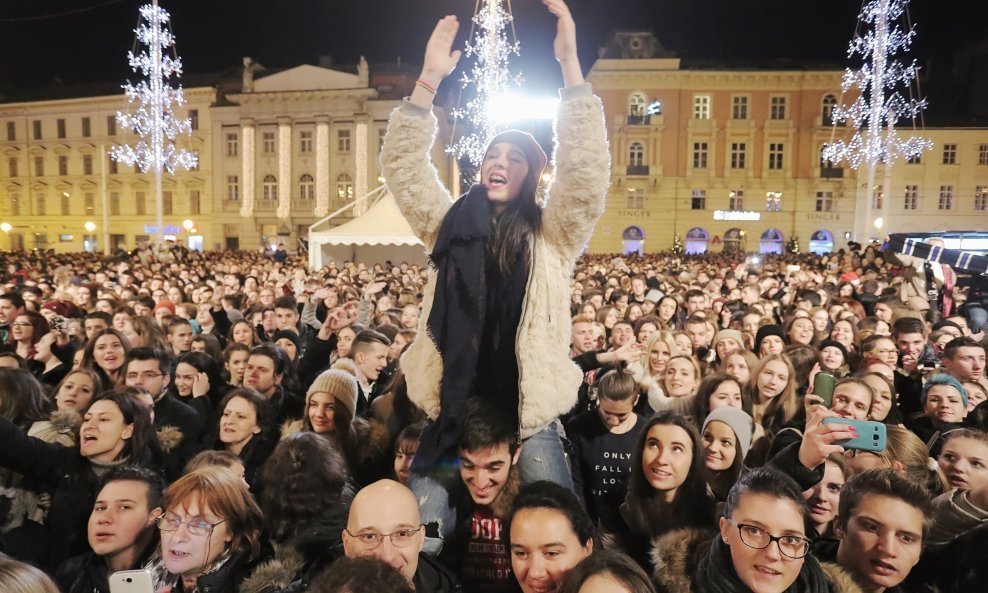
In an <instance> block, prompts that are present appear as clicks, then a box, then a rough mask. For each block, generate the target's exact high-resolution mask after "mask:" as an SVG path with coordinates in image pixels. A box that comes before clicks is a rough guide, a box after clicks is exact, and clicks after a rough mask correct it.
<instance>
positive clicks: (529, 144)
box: [484, 130, 549, 179]
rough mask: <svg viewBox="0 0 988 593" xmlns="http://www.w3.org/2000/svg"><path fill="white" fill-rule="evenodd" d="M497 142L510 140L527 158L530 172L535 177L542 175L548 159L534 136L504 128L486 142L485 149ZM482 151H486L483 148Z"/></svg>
mask: <svg viewBox="0 0 988 593" xmlns="http://www.w3.org/2000/svg"><path fill="white" fill-rule="evenodd" d="M498 142H510V143H511V144H514V145H515V146H517V147H518V148H520V149H521V150H522V152H524V153H525V157H526V158H527V159H528V166H529V168H530V169H531V170H532V173H534V174H535V179H539V178H540V177H542V171H544V170H545V165H546V163H547V162H549V159H548V158H547V157H546V156H545V151H544V150H542V146H540V145H539V142H538V140H536V139H535V136H532V135H531V134H529V133H528V132H522V131H521V130H505V131H503V132H501V133H500V134H498V135H497V136H494V137H493V138H491V141H490V142H489V143H488V144H487V150H490V149H491V146H494V145H495V144H497V143H498ZM484 152H487V151H486V150H485V151H484Z"/></svg>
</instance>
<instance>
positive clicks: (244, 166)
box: [240, 119, 256, 217]
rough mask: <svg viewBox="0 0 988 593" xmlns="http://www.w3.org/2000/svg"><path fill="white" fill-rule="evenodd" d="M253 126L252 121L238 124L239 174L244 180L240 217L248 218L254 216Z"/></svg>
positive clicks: (243, 121)
mask: <svg viewBox="0 0 988 593" xmlns="http://www.w3.org/2000/svg"><path fill="white" fill-rule="evenodd" d="M255 131H256V130H255V124H254V120H252V119H244V120H241V122H240V137H241V138H242V139H243V147H242V148H243V150H242V151H241V152H240V164H241V172H242V174H243V178H244V186H243V187H244V195H243V200H244V201H243V205H242V206H241V207H240V216H244V217H250V216H253V215H254V192H255V188H254V181H255V174H254V157H255V155H254V133H255Z"/></svg>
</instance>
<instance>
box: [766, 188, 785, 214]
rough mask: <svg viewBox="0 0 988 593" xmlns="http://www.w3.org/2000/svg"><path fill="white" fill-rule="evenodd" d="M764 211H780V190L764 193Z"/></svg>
mask: <svg viewBox="0 0 988 593" xmlns="http://www.w3.org/2000/svg"><path fill="white" fill-rule="evenodd" d="M765 211H766V212H782V192H780V191H770V192H766V193H765Z"/></svg>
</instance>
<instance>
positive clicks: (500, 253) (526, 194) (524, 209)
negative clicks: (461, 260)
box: [488, 164, 542, 276]
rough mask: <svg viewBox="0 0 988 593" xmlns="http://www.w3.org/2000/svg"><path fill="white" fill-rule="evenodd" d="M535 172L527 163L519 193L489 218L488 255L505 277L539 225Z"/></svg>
mask: <svg viewBox="0 0 988 593" xmlns="http://www.w3.org/2000/svg"><path fill="white" fill-rule="evenodd" d="M537 175H538V172H537V171H535V170H534V167H532V166H531V164H529V169H528V175H526V176H525V182H524V184H523V185H522V187H521V192H520V193H519V194H518V197H516V198H515V199H514V200H511V201H510V202H508V205H507V207H505V209H504V211H503V212H501V214H499V215H497V216H494V217H493V218H492V220H491V239H490V242H489V243H488V245H490V254H491V257H492V258H493V260H494V261H495V262H497V267H498V269H499V270H500V272H501V275H502V276H508V275H509V274H510V271H511V267H512V266H513V265H514V264H515V259H516V258H517V257H518V254H519V253H520V252H521V250H522V246H523V245H525V244H526V243H527V242H528V241H529V239H531V238H532V237H533V236H534V235H535V234H536V233H538V232H539V230H540V229H541V228H542V207H541V206H539V203H538V202H537V201H536V191H537V189H538V178H537Z"/></svg>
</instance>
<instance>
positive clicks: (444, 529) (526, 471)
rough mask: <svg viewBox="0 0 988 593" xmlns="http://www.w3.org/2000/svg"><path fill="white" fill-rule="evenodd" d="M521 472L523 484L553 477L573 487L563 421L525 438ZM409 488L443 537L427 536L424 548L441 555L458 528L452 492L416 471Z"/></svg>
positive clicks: (426, 520) (425, 520) (424, 515)
mask: <svg viewBox="0 0 988 593" xmlns="http://www.w3.org/2000/svg"><path fill="white" fill-rule="evenodd" d="M516 469H517V471H519V472H520V473H521V483H522V486H524V485H525V484H530V483H532V482H536V481H539V480H549V481H551V482H555V483H556V484H559V485H560V486H563V487H564V488H567V489H569V490H570V491H572V490H573V476H572V474H571V473H570V468H569V463H568V462H567V460H566V453H565V451H564V449H563V441H562V433H561V424H560V422H559V420H555V421H553V422H552V423H551V424H549V425H548V426H547V427H545V428H544V429H542V430H541V431H540V432H538V433H536V434H534V435H532V436H531V437H529V438H527V439H525V440H524V441H522V446H521V456H520V457H519V459H518V466H517V468H516ZM408 487H409V488H411V490H412V492H414V493H415V498H416V500H418V503H419V514H420V515H421V520H422V522H423V523H425V524H426V525H430V524H435V525H436V527H437V528H438V533H439V538H435V537H428V536H427V537H426V538H425V544H424V546H423V548H422V551H423V552H425V553H426V554H428V555H430V556H438V555H439V552H440V551H442V546H443V540H444V539H447V538H449V537H450V536H451V535H453V533H454V532H455V531H456V508H455V507H454V506H453V504H452V502H451V501H450V499H449V492H448V491H447V490H446V489H445V488H444V487H443V486H442V484H440V483H439V481H438V480H436V479H434V478H431V477H428V476H423V475H420V474H416V473H412V474H411V475H410V476H409V477H408Z"/></svg>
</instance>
